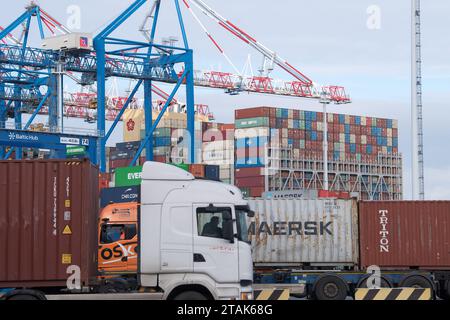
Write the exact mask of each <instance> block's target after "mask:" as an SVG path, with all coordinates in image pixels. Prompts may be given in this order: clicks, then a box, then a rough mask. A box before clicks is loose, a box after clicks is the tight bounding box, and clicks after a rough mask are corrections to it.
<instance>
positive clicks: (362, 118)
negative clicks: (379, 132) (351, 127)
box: [361, 117, 367, 126]
mask: <svg viewBox="0 0 450 320" xmlns="http://www.w3.org/2000/svg"><path fill="white" fill-rule="evenodd" d="M366 119H367V118H366V117H361V125H362V126H365V125H366V124H367V120H366Z"/></svg>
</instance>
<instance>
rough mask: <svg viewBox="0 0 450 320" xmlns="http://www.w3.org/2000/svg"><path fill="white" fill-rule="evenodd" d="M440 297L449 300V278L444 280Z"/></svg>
mask: <svg viewBox="0 0 450 320" xmlns="http://www.w3.org/2000/svg"><path fill="white" fill-rule="evenodd" d="M442 292H443V294H442V298H443V299H445V300H450V280H446V281H445V284H444V288H443V289H442Z"/></svg>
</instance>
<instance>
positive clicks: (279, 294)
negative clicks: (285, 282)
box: [253, 289, 290, 300]
mask: <svg viewBox="0 0 450 320" xmlns="http://www.w3.org/2000/svg"><path fill="white" fill-rule="evenodd" d="M253 294H254V297H255V298H254V299H255V300H289V295H290V292H289V290H286V289H285V290H282V289H264V290H255V291H254V292H253Z"/></svg>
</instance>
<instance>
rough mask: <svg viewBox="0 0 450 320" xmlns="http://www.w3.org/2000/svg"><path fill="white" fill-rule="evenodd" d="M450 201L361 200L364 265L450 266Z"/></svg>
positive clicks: (421, 267)
mask: <svg viewBox="0 0 450 320" xmlns="http://www.w3.org/2000/svg"><path fill="white" fill-rule="evenodd" d="M449 213H450V201H371V202H360V203H359V231H360V250H361V266H362V267H363V268H367V267H368V266H371V265H377V266H380V267H384V268H402V269H417V268H418V269H430V270H433V269H435V270H436V269H437V270H440V269H446V270H448V269H450V214H449Z"/></svg>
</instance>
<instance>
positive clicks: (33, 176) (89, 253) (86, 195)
mask: <svg viewBox="0 0 450 320" xmlns="http://www.w3.org/2000/svg"><path fill="white" fill-rule="evenodd" d="M98 177H99V172H98V169H97V167H95V166H93V165H92V164H91V163H90V162H89V161H87V160H76V161H65V160H37V161H0V257H1V258H0V287H28V288H30V287H49V286H52V287H53V286H54V287H65V286H66V280H67V278H68V277H69V274H68V273H67V271H68V267H69V266H78V267H79V268H80V275H81V284H82V285H87V284H89V283H90V281H91V280H93V279H95V275H96V267H97V231H96V228H97V216H98V205H99V203H98V202H99V197H98V185H99V182H98Z"/></svg>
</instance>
